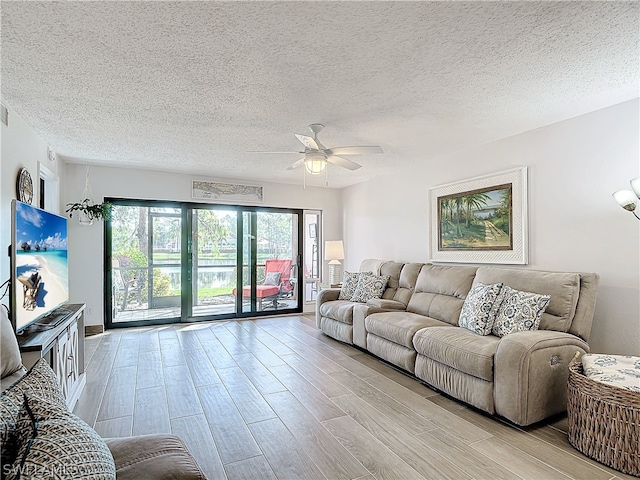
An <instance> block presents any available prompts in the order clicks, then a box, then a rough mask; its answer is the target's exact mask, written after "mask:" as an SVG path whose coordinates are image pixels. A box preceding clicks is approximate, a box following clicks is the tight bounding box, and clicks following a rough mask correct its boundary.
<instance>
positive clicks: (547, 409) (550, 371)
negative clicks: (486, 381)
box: [494, 330, 589, 426]
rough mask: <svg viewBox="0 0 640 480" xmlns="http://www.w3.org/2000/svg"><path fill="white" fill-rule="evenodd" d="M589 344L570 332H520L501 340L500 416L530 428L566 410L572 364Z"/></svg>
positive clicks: (497, 359)
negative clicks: (578, 353) (572, 360)
mask: <svg viewBox="0 0 640 480" xmlns="http://www.w3.org/2000/svg"><path fill="white" fill-rule="evenodd" d="M588 351H589V345H588V344H587V343H586V342H584V341H583V340H582V339H580V338H579V337H577V336H575V335H572V334H570V333H563V332H555V331H551V330H536V331H532V332H518V333H512V334H510V335H506V336H505V337H503V338H502V340H500V343H499V345H498V349H497V351H496V354H495V359H494V402H495V409H496V413H497V414H498V415H501V416H503V417H505V418H507V419H509V420H511V421H512V422H514V423H516V424H518V425H523V426H524V425H530V424H532V423H535V422H538V421H540V420H542V419H544V418H547V417H549V416H551V415H555V414H557V413H561V412H564V411H565V410H566V407H567V378H568V376H569V363H570V362H571V359H572V358H573V356H574V354H575V353H576V352H581V353H586V352H588Z"/></svg>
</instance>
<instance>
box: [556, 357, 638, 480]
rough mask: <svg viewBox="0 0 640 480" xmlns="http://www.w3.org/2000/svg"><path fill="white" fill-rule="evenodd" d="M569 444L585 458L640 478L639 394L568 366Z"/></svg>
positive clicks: (578, 366)
mask: <svg viewBox="0 0 640 480" xmlns="http://www.w3.org/2000/svg"><path fill="white" fill-rule="evenodd" d="M567 423H568V437H569V443H571V445H573V446H574V447H575V448H576V449H577V450H579V451H580V452H582V453H584V454H585V455H586V456H587V457H590V458H593V459H594V460H596V461H598V462H600V463H603V464H604V465H607V466H609V467H611V468H614V469H616V470H619V471H621V472H623V473H626V474H629V475H635V476H637V477H640V393H638V392H632V391H630V390H626V389H624V388H620V387H615V386H613V385H606V384H604V383H601V382H596V381H594V380H591V379H589V378H588V377H586V376H585V375H584V374H583V373H582V364H581V363H580V362H577V363H574V364H572V365H570V366H569V382H568V391H567Z"/></svg>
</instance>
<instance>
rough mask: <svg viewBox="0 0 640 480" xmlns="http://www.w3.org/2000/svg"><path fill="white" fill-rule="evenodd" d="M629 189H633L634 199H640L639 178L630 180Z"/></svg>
mask: <svg viewBox="0 0 640 480" xmlns="http://www.w3.org/2000/svg"><path fill="white" fill-rule="evenodd" d="M631 188H633V191H634V193H635V194H636V197H638V198H640V177H638V178H634V179H633V180H631Z"/></svg>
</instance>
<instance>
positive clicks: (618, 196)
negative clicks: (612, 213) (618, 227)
mask: <svg viewBox="0 0 640 480" xmlns="http://www.w3.org/2000/svg"><path fill="white" fill-rule="evenodd" d="M636 180H637V179H636ZM613 198H615V200H616V202H618V205H620V206H621V207H622V208H624V209H625V210H629V211H630V212H633V211H634V210H635V209H636V200H637V198H636V194H635V193H633V192H632V191H631V190H618V191H617V192H615V193H614V194H613Z"/></svg>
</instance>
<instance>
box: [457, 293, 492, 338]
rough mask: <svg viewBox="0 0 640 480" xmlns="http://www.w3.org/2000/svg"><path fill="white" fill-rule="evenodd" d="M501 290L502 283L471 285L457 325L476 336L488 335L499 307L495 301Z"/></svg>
mask: <svg viewBox="0 0 640 480" xmlns="http://www.w3.org/2000/svg"><path fill="white" fill-rule="evenodd" d="M501 290H502V283H494V284H493V285H485V284H484V283H480V282H478V283H476V284H475V285H473V287H471V290H470V291H469V294H468V295H467V298H466V299H465V301H464V305H462V311H461V312H460V320H459V321H458V325H459V326H461V327H462V328H466V329H467V330H469V331H471V332H473V333H477V334H478V335H489V334H490V333H491V328H492V327H493V323H494V321H495V319H496V314H497V313H498V307H500V302H498V301H497V300H498V296H499V295H500V291H501Z"/></svg>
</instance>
